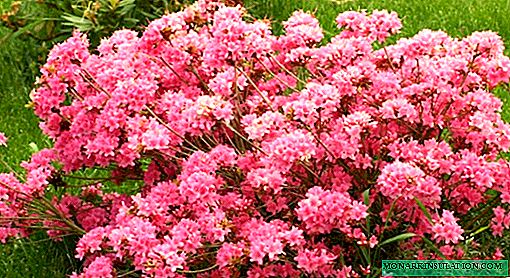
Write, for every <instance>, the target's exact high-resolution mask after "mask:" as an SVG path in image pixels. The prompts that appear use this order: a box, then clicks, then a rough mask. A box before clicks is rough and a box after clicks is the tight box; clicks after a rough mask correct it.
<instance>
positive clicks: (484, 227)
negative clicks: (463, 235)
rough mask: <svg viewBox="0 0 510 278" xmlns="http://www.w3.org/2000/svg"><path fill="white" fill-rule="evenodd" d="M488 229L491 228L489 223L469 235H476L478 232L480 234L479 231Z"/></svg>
mask: <svg viewBox="0 0 510 278" xmlns="http://www.w3.org/2000/svg"><path fill="white" fill-rule="evenodd" d="M487 229H489V226H488V225H487V226H483V227H481V228H480V229H478V230H476V231H475V232H473V233H471V234H470V235H469V236H470V237H474V236H476V235H477V234H479V233H481V232H483V231H485V230H487Z"/></svg>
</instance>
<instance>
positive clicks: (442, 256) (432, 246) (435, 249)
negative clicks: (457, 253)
mask: <svg viewBox="0 0 510 278" xmlns="http://www.w3.org/2000/svg"><path fill="white" fill-rule="evenodd" d="M422 239H423V241H424V242H425V243H426V244H427V245H428V246H429V247H430V249H432V250H433V251H434V252H436V254H437V255H438V256H439V257H441V259H443V260H446V256H445V255H444V254H443V252H441V250H439V248H437V247H436V245H435V244H434V243H433V242H432V241H430V240H429V239H428V238H426V237H422Z"/></svg>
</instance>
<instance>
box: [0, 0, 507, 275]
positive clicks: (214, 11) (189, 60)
mask: <svg viewBox="0 0 510 278" xmlns="http://www.w3.org/2000/svg"><path fill="white" fill-rule="evenodd" d="M247 18H249V17H246V11H245V10H244V9H243V8H242V7H240V6H236V7H231V6H226V5H224V4H222V3H221V2H216V1H205V0H202V1H197V2H196V3H195V4H194V5H192V6H190V7H188V8H186V9H185V10H183V11H181V12H177V13H173V14H168V15H165V16H164V17H162V18H160V19H157V20H155V21H153V22H151V23H150V24H149V26H148V27H147V28H146V30H145V32H143V33H141V34H138V33H136V32H134V31H130V30H120V31H117V32H115V33H114V34H113V35H112V36H111V37H109V38H106V39H104V40H103V41H102V42H101V44H100V45H99V47H98V48H97V49H95V50H89V45H88V41H87V37H86V35H84V34H80V33H78V32H76V33H74V35H73V37H71V38H69V39H68V40H67V41H66V42H64V43H62V44H59V45H57V46H55V47H54V48H53V50H52V51H51V53H50V55H49V58H48V61H47V63H46V65H44V67H43V68H42V69H41V72H42V76H41V77H40V78H39V79H38V81H37V88H36V89H35V90H34V91H33V93H32V94H31V98H32V101H33V107H34V110H35V113H36V115H37V116H38V117H39V118H40V119H41V125H40V127H41V128H42V130H43V131H44V133H45V134H47V135H48V136H49V137H50V138H51V139H52V140H53V141H54V147H53V148H51V149H44V150H42V151H40V152H38V153H36V154H34V155H33V157H32V159H31V160H30V161H29V162H25V163H24V164H23V167H24V168H25V169H26V178H25V179H24V180H22V181H21V180H18V179H17V177H16V176H15V175H14V174H12V173H11V174H1V175H0V185H1V186H0V215H1V219H2V220H1V222H0V240H1V241H2V242H5V241H6V240H7V239H8V238H11V237H20V236H27V235H29V234H30V232H31V231H32V230H34V229H37V228H40V229H46V230H47V231H48V234H49V235H50V236H52V237H55V238H56V239H58V238H59V237H61V236H65V235H67V234H79V235H80V239H79V242H78V243H77V248H76V257H77V258H79V259H83V260H84V265H83V268H82V269H81V270H80V271H77V273H75V274H74V275H73V276H74V277H117V276H120V275H123V276H124V275H127V274H128V273H137V274H140V275H143V276H144V277H181V276H186V275H192V274H193V275H198V276H200V277H209V276H213V277H228V276H237V277H239V276H243V277H244V276H249V277H266V276H267V277H270V276H273V277H276V276H278V277H298V276H299V275H304V276H314V277H315V276H335V277H358V276H360V275H374V276H378V275H379V273H378V268H379V266H380V263H378V262H377V260H378V258H380V257H385V258H399V257H402V258H407V259H410V257H406V256H409V254H411V256H413V255H416V256H418V257H419V258H438V257H443V258H452V259H453V258H455V259H463V258H485V257H492V256H493V254H497V256H498V257H501V256H502V255H501V251H500V250H499V249H497V250H496V249H494V250H485V249H483V250H482V249H480V250H479V251H476V252H470V250H473V249H474V250H478V249H479V248H481V247H480V246H479V245H477V243H476V238H475V237H474V235H477V234H480V233H481V232H482V231H484V230H485V229H486V228H488V227H490V228H491V229H492V232H493V234H494V236H501V235H502V234H503V233H504V231H505V230H507V229H509V228H510V218H509V217H508V215H509V211H508V203H510V164H509V163H508V162H507V161H506V160H503V159H501V158H500V154H501V153H502V152H507V151H508V150H509V147H510V125H508V124H506V123H505V122H503V120H502V119H501V116H500V114H499V113H500V112H501V106H502V103H501V101H500V100H499V99H498V98H497V97H495V96H494V95H493V94H492V93H491V92H492V90H493V89H494V88H495V87H496V86H498V85H499V84H501V83H508V81H509V77H510V59H509V58H508V57H506V56H505V55H504V54H503V43H502V41H501V39H500V38H499V36H498V35H497V34H495V33H492V32H479V33H474V34H472V35H470V36H468V37H466V38H462V39H455V38H451V37H449V36H448V35H447V34H445V33H444V32H441V31H430V30H423V31H421V32H419V33H418V34H417V35H415V36H414V37H412V38H408V39H400V40H398V41H397V42H396V43H395V44H393V45H387V44H385V39H387V38H388V37H389V36H391V35H393V34H395V33H397V32H398V31H399V29H400V28H401V23H400V20H399V19H398V17H397V15H396V14H395V13H389V12H386V11H373V12H372V13H371V14H369V13H366V12H361V13H360V12H346V13H342V14H340V15H339V16H338V17H337V20H336V22H337V24H338V27H339V29H340V32H339V34H338V35H336V36H334V37H333V38H331V40H330V41H329V42H327V43H323V38H324V34H323V32H322V29H321V28H320V26H319V22H318V20H317V19H316V18H315V17H314V16H313V15H311V14H308V13H305V12H301V11H298V12H295V13H294V14H293V15H292V16H291V17H290V18H289V19H288V20H287V21H286V22H284V24H283V26H284V33H283V34H282V35H279V36H277V35H275V34H273V33H272V31H271V28H270V24H269V22H267V21H262V20H251V19H250V20H248V19H247ZM376 46H377V47H376ZM4 143H5V139H4V137H3V136H2V135H1V134H0V144H4ZM76 187H78V189H77V188H76ZM126 188H127V189H126ZM48 191H51V192H57V193H58V194H56V196H55V197H53V198H52V199H48V197H47V195H48V193H47V192H48ZM493 215H495V217H494V218H493V217H492V216H493ZM41 219H42V220H41ZM486 234H488V235H487V236H493V235H492V234H490V233H487V232H486ZM468 242H469V243H468ZM390 245H393V246H392V247H389V246H390ZM398 246H401V247H405V250H407V251H406V252H396V251H395V250H398ZM431 246H432V247H431ZM477 248H478V249H477ZM491 252H492V253H491ZM494 252H495V253H494ZM473 254H475V255H473ZM494 256H496V255H494ZM412 258H414V257H412ZM376 262H377V263H376Z"/></svg>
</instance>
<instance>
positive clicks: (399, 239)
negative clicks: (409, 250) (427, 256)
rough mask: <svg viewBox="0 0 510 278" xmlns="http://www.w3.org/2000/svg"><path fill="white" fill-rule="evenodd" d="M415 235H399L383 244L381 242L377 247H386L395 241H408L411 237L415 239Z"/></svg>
mask: <svg viewBox="0 0 510 278" xmlns="http://www.w3.org/2000/svg"><path fill="white" fill-rule="evenodd" d="M415 236H416V234H415V233H403V234H400V235H397V236H394V237H392V238H389V239H387V240H385V241H383V242H381V243H380V244H379V247H381V246H383V245H386V244H390V243H393V242H397V241H401V240H405V239H408V238H411V237H415Z"/></svg>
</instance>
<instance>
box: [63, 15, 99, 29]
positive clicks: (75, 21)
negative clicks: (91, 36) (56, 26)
mask: <svg viewBox="0 0 510 278" xmlns="http://www.w3.org/2000/svg"><path fill="white" fill-rule="evenodd" d="M62 18H63V19H64V20H66V21H67V22H64V23H63V24H64V25H66V26H72V27H75V28H78V29H80V31H82V32H87V31H90V30H92V29H94V23H93V22H92V21H90V20H88V19H86V18H84V17H79V16H75V15H72V14H67V13H66V14H64V15H62Z"/></svg>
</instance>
